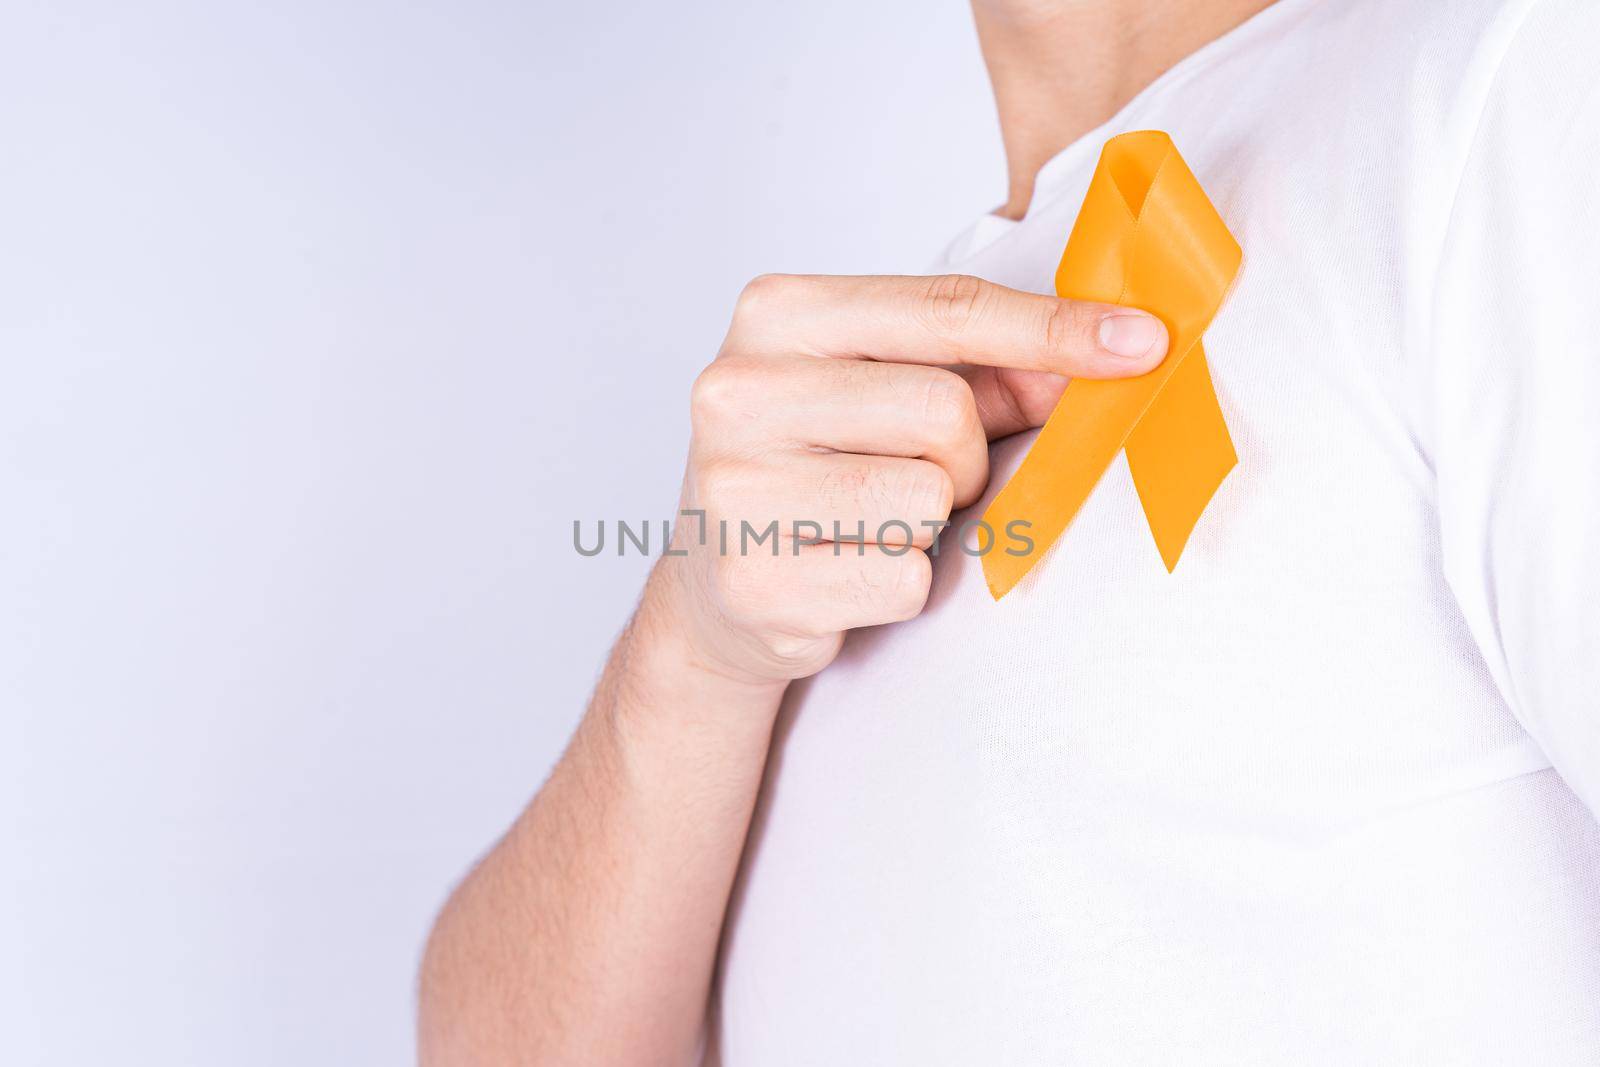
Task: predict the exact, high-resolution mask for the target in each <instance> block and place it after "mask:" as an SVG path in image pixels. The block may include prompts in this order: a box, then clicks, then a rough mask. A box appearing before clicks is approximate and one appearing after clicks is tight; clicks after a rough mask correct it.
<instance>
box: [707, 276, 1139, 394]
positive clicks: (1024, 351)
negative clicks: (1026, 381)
mask: <svg viewBox="0 0 1600 1067" xmlns="http://www.w3.org/2000/svg"><path fill="white" fill-rule="evenodd" d="M1166 344H1167V331H1166V327H1165V326H1164V325H1162V323H1161V321H1160V320H1159V319H1157V318H1155V317H1154V316H1152V315H1148V314H1146V313H1145V312H1143V311H1139V310H1137V309H1134V308H1128V307H1122V306H1120V305H1116V304H1094V303H1086V302H1082V301H1074V300H1061V299H1058V298H1056V297H1053V296H1040V295H1038V294H1035V293H1025V292H1021V291H1018V290H1015V289H1008V288H1006V287H1004V286H1001V285H996V284H994V283H992V282H988V281H984V280H982V279H980V278H973V277H969V276H966V275H941V276H937V277H932V278H923V277H836V276H819V275H805V276H801V275H764V276H762V277H760V278H757V279H756V280H755V281H753V282H751V283H750V284H749V285H748V286H746V287H745V291H744V293H743V295H741V297H740V299H739V304H738V306H737V307H736V309H735V311H734V319H733V326H732V328H731V329H730V331H729V334H728V340H727V342H726V343H725V345H724V350H725V351H729V352H737V353H744V354H752V355H767V356H774V355H793V354H796V353H802V354H810V355H817V356H830V357H835V358H846V359H874V360H887V361H891V362H895V363H924V364H946V365H949V364H964V365H971V366H989V367H1006V368H1012V369H1016V370H1028V371H1045V372H1049V373H1052V374H1059V375H1067V376H1070V377H1084V378H1123V377H1129V376H1131V375H1136V374H1143V373H1144V372H1146V371H1148V370H1150V369H1151V368H1153V367H1154V366H1155V365H1156V364H1158V363H1160V362H1161V360H1162V358H1163V357H1164V356H1165V355H1166Z"/></svg>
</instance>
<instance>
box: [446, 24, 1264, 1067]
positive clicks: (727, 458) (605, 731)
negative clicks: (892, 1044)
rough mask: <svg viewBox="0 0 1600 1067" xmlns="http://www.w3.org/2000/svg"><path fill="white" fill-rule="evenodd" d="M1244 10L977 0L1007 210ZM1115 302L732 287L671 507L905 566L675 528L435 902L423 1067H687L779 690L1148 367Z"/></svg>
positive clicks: (836, 282)
mask: <svg viewBox="0 0 1600 1067" xmlns="http://www.w3.org/2000/svg"><path fill="white" fill-rule="evenodd" d="M1265 6H1266V3H1264V2H1262V0H1247V2H1229V0H1210V2H1205V3H1200V2H1195V0H1144V2H1135V0H1120V2H1119V0H1054V2H1051V0H976V2H975V3H974V15H975V20H976V22H977V26H978V32H979V38H980V41H981V42H982V47H983V52H984V57H985V61H986V63H987V64H988V66H989V69H990V73H991V77H992V80H993V82H994V85H995V95H996V100H997V103H998V106H999V109H1000V117H1001V124H1002V129H1003V133H1004V140H1005V145H1006V152H1007V161H1008V167H1009V170H1010V180H1009V186H1010V188H1009V194H1008V198H1007V202H1006V205H1005V206H1004V208H1003V209H1002V213H1005V214H1010V215H1013V216H1020V215H1021V214H1022V213H1023V212H1024V211H1025V210H1026V207H1027V202H1028V199H1029V197H1030V196H1031V193H1032V187H1033V176H1034V174H1035V173H1036V172H1037V170H1038V168H1039V166H1040V165H1042V164H1043V163H1044V162H1045V161H1046V160H1048V159H1049V158H1050V157H1051V156H1053V155H1054V154H1055V153H1056V152H1057V151H1059V150H1060V149H1061V148H1062V147H1064V146H1065V145H1066V144H1068V143H1070V142H1071V141H1072V140H1074V139H1075V138H1076V137H1078V136H1079V135H1081V134H1082V133H1084V132H1086V131H1087V130H1089V129H1092V128H1094V127H1095V126H1097V125H1099V124H1100V123H1101V122H1103V121H1105V120H1106V119H1107V118H1109V117H1110V116H1111V115H1112V114H1113V113H1114V112H1115V111H1116V110H1117V109H1118V108H1120V107H1121V106H1122V105H1123V104H1124V103H1126V102H1127V100H1128V99H1130V98H1131V97H1132V96H1133V95H1134V94H1135V93H1136V92H1137V91H1138V90H1139V89H1140V88H1142V87H1143V86H1144V85H1145V84H1148V82H1149V81H1151V80H1152V79H1153V78H1155V77H1156V76H1157V75H1159V74H1160V73H1161V72H1162V71H1164V70H1165V69H1167V67H1169V66H1171V65H1172V64H1173V63H1174V62H1176V61H1177V60H1178V59H1181V58H1182V57H1183V56H1184V55H1187V54H1188V53H1189V52H1191V51H1193V50H1194V49H1195V48H1197V47H1199V46H1200V45H1202V44H1204V43H1205V42H1206V41H1208V40H1211V39H1212V38H1214V37H1216V36H1218V35H1219V34H1221V33H1223V32H1225V31H1227V30H1228V29H1230V28H1232V27H1233V26H1234V25H1236V24H1238V23H1239V22H1240V21H1242V20H1243V19H1244V18H1246V17H1248V16H1249V15H1250V14H1253V13H1254V12H1255V11H1256V10H1259V9H1260V8H1262V7H1265ZM1165 351H1166V334H1165V330H1164V329H1163V328H1162V327H1161V325H1160V323H1159V322H1158V321H1156V320H1155V319H1153V318H1151V317H1149V316H1146V315H1144V314H1142V313H1140V312H1137V311H1134V310H1132V309H1129V308H1119V307H1113V306H1109V305H1096V304H1082V303H1076V302H1071V301H1063V300H1057V299H1055V298H1053V297H1045V296H1037V295H1033V294H1027V293H1020V292H1016V291H1013V290H1009V289H1004V288H1002V287H1000V286H996V285H992V284H990V283H988V282H983V281H979V280H978V279H975V278H966V277H938V278H903V277H861V278H842V277H783V276H765V277H761V278H757V279H755V280H754V281H753V282H751V283H750V284H749V285H748V286H747V287H746V288H745V291H744V293H743V294H742V296H741V297H740V299H739V302H738V305H737V309H736V311H735V313H734V316H733V321H732V323H731V325H730V327H729V330H728V335H727V338H726V339H725V340H724V342H723V345H722V348H721V351H720V352H718V353H717V356H716V359H715V360H714V361H713V362H712V363H711V364H710V366H708V367H707V368H706V370H705V371H704V372H703V373H702V374H701V375H700V377H699V379H698V380H697V381H696V383H695V386H694V390H693V394H692V399H691V404H690V417H691V423H692V427H693V433H692V438H691V443H690V449H689V460H688V466H687V470H686V471H685V474H684V480H683V491H682V497H681V502H680V506H681V507H683V508H685V509H691V508H693V509H703V510H704V511H705V512H706V515H707V521H708V522H709V523H713V524H714V523H716V522H717V521H719V520H722V519H726V520H728V521H729V523H730V525H731V528H733V529H737V528H738V524H739V521H740V520H741V519H743V520H748V521H750V522H751V524H752V525H753V526H754V527H755V528H757V529H761V528H764V527H765V526H766V524H767V523H768V522H770V521H771V520H773V519H779V520H781V526H782V527H783V528H785V530H786V531H787V529H788V527H789V522H790V520H792V519H795V518H805V519H810V520H814V521H817V522H821V523H823V525H824V527H825V529H829V530H831V523H832V522H833V521H834V520H837V521H838V522H839V524H840V527H841V528H842V529H844V530H850V531H853V530H854V529H855V528H856V526H857V523H858V522H864V523H865V525H866V530H867V533H868V537H869V538H871V537H872V536H873V535H874V533H875V532H876V531H877V530H878V529H879V527H880V526H881V524H882V523H883V522H884V520H887V519H899V520H901V521H903V522H905V523H906V524H907V525H908V526H909V527H910V528H911V530H912V531H914V535H913V537H912V538H911V544H910V546H909V547H907V546H906V545H905V544H904V540H903V537H902V538H900V539H896V538H895V536H894V531H893V530H891V533H890V539H889V540H888V541H886V544H888V545H890V546H891V547H893V548H894V549H895V551H894V552H893V553H891V552H885V551H880V550H878V549H876V548H874V547H873V546H872V545H870V544H869V545H868V547H867V550H866V551H865V552H864V553H863V552H859V551H857V550H856V549H855V548H854V547H853V546H852V547H851V548H850V549H847V550H845V551H842V552H839V553H838V554H835V552H834V547H833V546H832V545H829V544H813V545H801V546H798V548H796V546H795V545H793V544H792V543H787V542H786V543H784V544H783V545H781V546H780V548H781V551H780V553H779V555H778V557H777V558H774V557H772V556H771V555H769V554H767V553H766V552H756V553H751V554H749V555H743V556H741V555H739V554H737V553H735V554H730V555H723V554H719V553H718V552H716V551H715V548H716V538H715V537H714V536H713V537H711V538H708V539H707V540H708V544H707V545H705V546H702V545H700V544H699V539H698V536H697V530H696V528H695V525H694V524H693V523H691V522H685V523H679V524H678V527H677V531H676V536H677V538H678V540H677V542H676V544H675V548H678V549H681V550H683V551H684V552H686V554H685V555H682V556H663V558H662V559H661V560H660V561H659V562H658V563H657V565H656V567H655V568H654V570H653V571H652V573H651V576H650V578H649V580H648V582H647V583H646V587H645V590H644V593H643V596H642V598H641V600H640V603H639V607H638V609H637V611H636V613H635V615H634V617H633V619H632V620H631V621H630V622H629V624H628V626H627V628H626V630H625V631H624V633H623V635H622V636H621V638H619V640H618V641H617V644H616V646H615V647H614V648H613V649H612V651H611V655H610V658H609V660H608V662H607V666H606V668H605V671H604V673H603V675H602V678H601V681H600V684H599V686H598V688H597V689H596V692H595V694H594V697H593V699H592V701H591V703H590V705H589V707H588V709H587V711H586V712H585V714H584V717H583V719H582V721H581V722H580V724H579V726H578V729H577V732H576V733H575V735H574V736H573V738H572V741H571V743H570V745H569V747H568V749H567V751H566V753H565V754H564V755H563V757H562V758H561V760H560V761H559V763H558V764H557V766H556V767H555V769H554V771H552V773H551V775H550V778H549V780H548V781H547V782H546V783H545V784H544V786H543V788H541V789H540V790H539V791H538V793H537V795H536V796H535V797H534V798H533V800H532V802H531V803H530V804H529V805H528V807H527V808H526V809H525V810H524V811H523V812H522V814H521V816H520V817H519V818H518V819H517V820H516V822H515V823H514V824H513V825H512V827H511V829H510V830H508V831H507V833H506V834H505V836H504V837H503V838H502V839H501V840H500V842H499V843H498V844H497V845H496V846H495V847H494V848H493V849H492V850H491V851H490V852H489V854H488V855H487V856H486V857H484V859H483V860H482V861H481V862H480V863H479V864H478V866H477V867H476V868H475V869H474V870H473V871H472V872H471V873H470V874H469V875H468V876H467V878H466V879H465V880H464V881H463V882H462V883H461V885H460V886H459V887H458V888H457V889H456V891H455V892H454V894H453V895H452V896H451V898H450V900H449V901H448V903H447V904H446V905H445V907H444V910H443V911H442V912H441V914H440V916H439V918H438V920H437V922H436V924H435V927H434V930H433V933H432V935H431V937H430V938H429V942H428V946H427V950H426V953H425V956H424V960H423V964H422V972H421V999H420V1006H419V1023H418V1046H419V1056H420V1062H422V1063H423V1064H426V1065H429V1067H434V1065H440V1067H442V1065H451V1067H455V1065H489V1064H494V1065H500V1064H508V1065H509V1064H531V1063H539V1064H551V1065H566V1064H572V1065H578V1064H582V1065H585V1067H603V1065H608V1064H619V1065H620V1064H629V1065H636V1064H663V1065H668V1064H671V1065H678V1064H690V1063H693V1062H695V1060H696V1057H697V1055H698V1054H699V1050H700V1047H701V1045H702V1042H703V1040H704V1034H705V1027H706V1015H707V1003H708V998H709V995H710V991H711V983H712V972H713V968H714V965H715V960H716V953H717V945H718V940H719V937H720V934H721V930H722V924H723V918H724V912H725V910H726V907H727V903H728V896H729V893H730V891H731V888H732V885H733V880H734V876H735V872H736V871H737V869H738V865H739V859H740V855H741V853H742V851H743V848H744V843H745V836H746V833H747V832H748V829H749V822H750V815H751V811H752V808H753V806H754V803H755V799H756V794H757V792H758V790H759V788H760V785H761V777H762V772H763V768H764V767H765V765H766V760H767V750H768V746H769V744H770V741H771V737H772V727H773V721H774V718H775V716H776V714H777V711H778V706H779V702H780V700H781V699H782V696H783V693H784V690H785V688H786V687H787V686H788V684H789V682H790V681H792V680H793V679H795V678H801V677H805V676H807V675H809V674H813V673H815V672H816V671H819V670H821V669H822V668H823V667H825V666H827V664H828V663H829V662H830V661H831V660H832V659H833V657H834V656H835V655H836V654H837V653H838V650H839V648H840V645H841V643H842V641H843V639H844V634H845V632H846V631H848V630H850V629H852V628H854V627H858V626H870V625H879V624H884V623H893V622H897V621H902V620H905V619H908V618H911V617H913V616H915V615H916V614H917V613H918V612H920V611H921V610H922V607H923V604H924V602H925V600H926V598H927V594H928V587H929V582H930V578H931V564H930V560H929V558H928V555H927V553H926V551H925V550H926V549H927V547H928V546H929V544H930V543H931V541H930V533H931V531H929V530H928V528H927V527H926V526H924V525H923V524H924V523H925V522H935V521H939V520H943V519H945V518H947V517H948V516H949V515H950V513H951V511H952V509H954V508H959V507H962V506H964V505H966V504H969V503H971V502H973V501H974V500H976V499H977V498H978V497H979V496H980V495H981V494H982V492H983V490H984V487H985V485H986V484H987V481H988V475H989V469H988V442H989V441H990V440H992V439H994V438H997V437H1002V436H1005V435H1007V434H1012V433H1016V432H1018V431H1021V430H1024V429H1027V428H1030V427H1034V426H1038V425H1041V424H1042V423H1043V422H1044V419H1045V417H1046V416H1047V415H1048V414H1049V412H1050V410H1051V408H1052V407H1053V406H1054V404H1055V401H1056V399H1057V398H1058V397H1059V396H1060V393H1061V390H1062V389H1063V388H1065V385H1066V381H1067V379H1068V377H1072V376H1084V377H1095V378H1108V377H1122V376H1127V375H1133V374H1140V373H1144V372H1145V371H1148V370H1149V369H1150V368H1152V367H1153V366H1155V365H1156V364H1157V363H1158V362H1159V361H1160V360H1161V358H1162V357H1163V356H1164V355H1165Z"/></svg>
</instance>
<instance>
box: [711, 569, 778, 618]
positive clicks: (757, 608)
mask: <svg viewBox="0 0 1600 1067" xmlns="http://www.w3.org/2000/svg"><path fill="white" fill-rule="evenodd" d="M712 570H713V576H714V581H715V582H716V589H717V597H718V599H719V600H720V601H721V603H722V612H723V614H724V615H725V616H727V617H728V618H729V619H730V620H732V621H734V622H739V623H753V622H758V621H759V620H760V619H761V617H762V613H763V611H764V610H765V608H766V606H767V595H766V585H767V583H766V573H765V570H764V568H762V566H761V564H760V562H759V561H758V560H757V559H753V558H749V557H745V556H738V555H731V554H729V555H719V556H717V557H716V561H715V563H713V565H712Z"/></svg>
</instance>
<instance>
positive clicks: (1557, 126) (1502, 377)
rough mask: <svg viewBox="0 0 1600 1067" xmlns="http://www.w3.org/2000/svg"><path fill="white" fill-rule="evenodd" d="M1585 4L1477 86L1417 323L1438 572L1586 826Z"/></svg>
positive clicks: (1588, 60)
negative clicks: (1482, 94)
mask: <svg viewBox="0 0 1600 1067" xmlns="http://www.w3.org/2000/svg"><path fill="white" fill-rule="evenodd" d="M1597 57H1600V3H1596V2H1595V0H1541V2H1539V3H1537V4H1535V5H1534V6H1533V7H1532V8H1531V10H1530V12H1529V14H1528V15H1527V16H1526V18H1525V20H1524V22H1523V23H1522V25H1521V27H1520V29H1519V30H1518V32H1517V34H1516V36H1515V38H1513V40H1512V42H1511V44H1510V46H1509V48H1508V50H1507V52H1506V54H1505V56H1504V57H1503V59H1502V61H1501V62H1500V64H1499V67H1498V69H1497V72H1496V74H1495V76H1494V80H1493V82H1492V84H1491V85H1490V87H1489V89H1488V93H1487V97H1486V101H1485V106H1484V109H1483V112H1482V115H1481V117H1480V119H1479V122H1478V125H1477V128H1476V132H1475V133H1474V135H1473V141H1472V145H1471V149H1470V151H1469V153H1468V155H1467V157H1466V162H1465V166H1464V169H1463V171H1462V174H1461V178H1460V182H1459V186H1458V188H1457V189H1456V191H1455V200H1454V204H1453V207H1452V209H1451V216H1450V223H1449V227H1448V231H1447V234H1446V239H1445V242H1444V245H1443V250H1442V255H1441V259H1440V265H1439V272H1438V275H1437V288H1436V290H1435V292H1434V295H1433V300H1432V304H1431V311H1430V313H1429V314H1430V326H1429V331H1428V334H1429V343H1428V360H1427V366H1428V379H1427V381H1428V384H1427V391H1428V393H1429V396H1428V398H1427V401H1426V402H1427V403H1428V404H1429V405H1430V406H1431V412H1430V414H1431V419H1432V427H1431V430H1432V432H1431V453H1432V460H1433V463H1434V467H1435V474H1436V476H1437V484H1438V493H1439V498H1438V501H1439V514H1440V523H1441V544H1442V552H1443V563H1444V568H1445V573H1446V576H1447V578H1448V581H1449V583H1450V586H1451V589H1452V590H1453V592H1454V593H1455V596H1456V598H1457V600H1458V601H1459V602H1460V605H1461V608H1462V610H1463V612H1464V613H1465V615H1466V618H1467V621H1468V624H1469V625H1470V627H1471V629H1472V632H1473V635H1474V638H1475V639H1476V641H1477V643H1478V645H1479V647H1480V649H1481V651H1482V653H1483V656H1484V658H1485V659H1486V660H1487V662H1488V666H1489V669H1490V671H1491V672H1492V673H1493V675H1494V677H1495V680H1496V682H1497V683H1498V685H1499V687H1500V689H1501V691H1502V693H1503V694H1504V696H1505V699H1506V700H1507V702H1508V703H1509V704H1510V706H1511V709H1512V711H1513V712H1514V713H1515V714H1516V715H1517V717H1518V718H1519V720H1520V721H1521V722H1522V724H1523V726H1524V728H1525V729H1526V730H1527V731H1528V732H1529V734H1531V735H1532V736H1533V738H1534V739H1535V740H1536V741H1537V742H1538V743H1539V744H1540V746H1541V747H1542V748H1543V749H1544V751H1545V754H1546V755H1547V756H1548V757H1549V759H1550V761H1551V763H1552V764H1553V765H1554V767H1555V768H1556V770H1557V771H1558V772H1559V773H1560V774H1561V775H1562V776H1563V777H1564V778H1565V779H1566V781H1567V782H1568V784H1569V785H1570V786H1571V787H1572V789H1573V790H1574V792H1576V793H1577V794H1578V795H1579V796H1580V797H1581V798H1582V799H1583V800H1584V801H1585V803H1586V804H1587V805H1588V807H1589V809H1590V810H1591V811H1593V812H1596V813H1600V58H1597Z"/></svg>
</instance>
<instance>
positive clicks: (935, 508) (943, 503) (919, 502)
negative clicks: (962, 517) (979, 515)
mask: <svg viewBox="0 0 1600 1067" xmlns="http://www.w3.org/2000/svg"><path fill="white" fill-rule="evenodd" d="M900 483H901V484H900V487H899V496H900V500H901V501H902V502H903V508H904V515H905V516H906V517H908V518H911V519H922V518H926V517H928V516H930V515H937V516H939V517H940V518H943V517H944V516H945V515H948V514H949V513H950V504H951V502H952V501H953V500H954V499H955V494H956V489H955V482H954V481H952V480H951V478H950V474H949V472H947V471H946V470H945V469H944V468H943V467H940V466H938V465H937V464H934V463H927V462H919V463H910V464H907V465H906V467H905V468H904V470H903V471H902V473H901V475H900ZM897 513H898V511H897Z"/></svg>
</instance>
